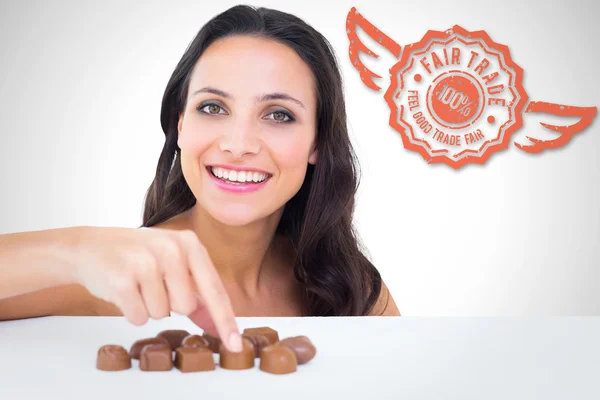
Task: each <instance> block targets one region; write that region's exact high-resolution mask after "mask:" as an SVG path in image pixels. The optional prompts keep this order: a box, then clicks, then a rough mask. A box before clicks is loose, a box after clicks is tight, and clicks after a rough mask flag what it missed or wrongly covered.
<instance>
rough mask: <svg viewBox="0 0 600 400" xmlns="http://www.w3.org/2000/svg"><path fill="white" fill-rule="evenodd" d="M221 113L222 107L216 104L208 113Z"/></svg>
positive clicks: (211, 106)
mask: <svg viewBox="0 0 600 400" xmlns="http://www.w3.org/2000/svg"><path fill="white" fill-rule="evenodd" d="M219 111H221V107H220V106H218V105H216V104H211V105H209V106H208V112H209V113H211V114H218V113H219Z"/></svg>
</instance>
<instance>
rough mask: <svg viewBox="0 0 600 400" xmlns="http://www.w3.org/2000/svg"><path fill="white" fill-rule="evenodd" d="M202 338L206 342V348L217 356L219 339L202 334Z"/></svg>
mask: <svg viewBox="0 0 600 400" xmlns="http://www.w3.org/2000/svg"><path fill="white" fill-rule="evenodd" d="M202 337H203V338H204V339H205V340H206V341H207V342H208V348H209V349H211V350H212V352H213V353H215V354H219V348H220V346H221V339H219V338H218V337H215V336H213V335H209V334H208V333H204V334H202Z"/></svg>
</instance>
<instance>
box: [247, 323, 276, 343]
mask: <svg viewBox="0 0 600 400" xmlns="http://www.w3.org/2000/svg"><path fill="white" fill-rule="evenodd" d="M242 335H263V336H266V337H267V339H269V344H275V343H277V342H279V334H278V333H277V331H276V330H275V329H271V328H269V327H267V326H261V327H259V328H246V329H244V332H243V333H242Z"/></svg>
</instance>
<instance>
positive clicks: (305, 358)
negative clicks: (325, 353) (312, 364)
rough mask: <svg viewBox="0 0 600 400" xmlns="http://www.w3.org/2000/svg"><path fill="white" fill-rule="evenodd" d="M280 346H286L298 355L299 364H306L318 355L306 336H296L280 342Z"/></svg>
mask: <svg viewBox="0 0 600 400" xmlns="http://www.w3.org/2000/svg"><path fill="white" fill-rule="evenodd" d="M277 344H278V345H282V346H285V347H287V348H289V349H290V350H292V351H293V352H294V353H296V358H297V360H298V364H306V363H307V362H309V361H310V360H312V359H313V358H314V357H315V354H317V349H316V347H315V346H314V345H313V344H312V342H311V341H310V339H309V338H307V337H306V336H294V337H289V338H285V339H283V340H280V341H279V342H278V343H277Z"/></svg>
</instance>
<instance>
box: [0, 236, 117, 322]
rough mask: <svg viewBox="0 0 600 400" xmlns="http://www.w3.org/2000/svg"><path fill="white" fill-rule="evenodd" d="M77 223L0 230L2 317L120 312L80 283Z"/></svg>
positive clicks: (16, 317)
mask: <svg viewBox="0 0 600 400" xmlns="http://www.w3.org/2000/svg"><path fill="white" fill-rule="evenodd" d="M79 235H80V231H79V228H78V227H72V228H60V229H50V230H43V231H33V232H20V233H11V234H4V235H0V320H11V319H21V318H31V317H40V316H46V315H95V314H99V313H103V314H104V313H106V314H109V315H110V314H114V313H116V312H118V309H117V310H115V307H113V306H112V304H109V303H106V302H104V301H102V300H100V299H97V298H96V297H94V296H92V295H91V294H90V293H89V292H88V291H87V290H86V289H85V288H84V287H83V286H82V285H80V284H77V283H76V282H75V281H74V279H73V277H72V275H73V273H72V271H73V268H74V267H73V266H72V265H71V264H70V263H69V260H70V258H69V256H68V254H69V252H72V251H73V249H74V248H75V247H74V246H76V243H77V238H78V236H79Z"/></svg>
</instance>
